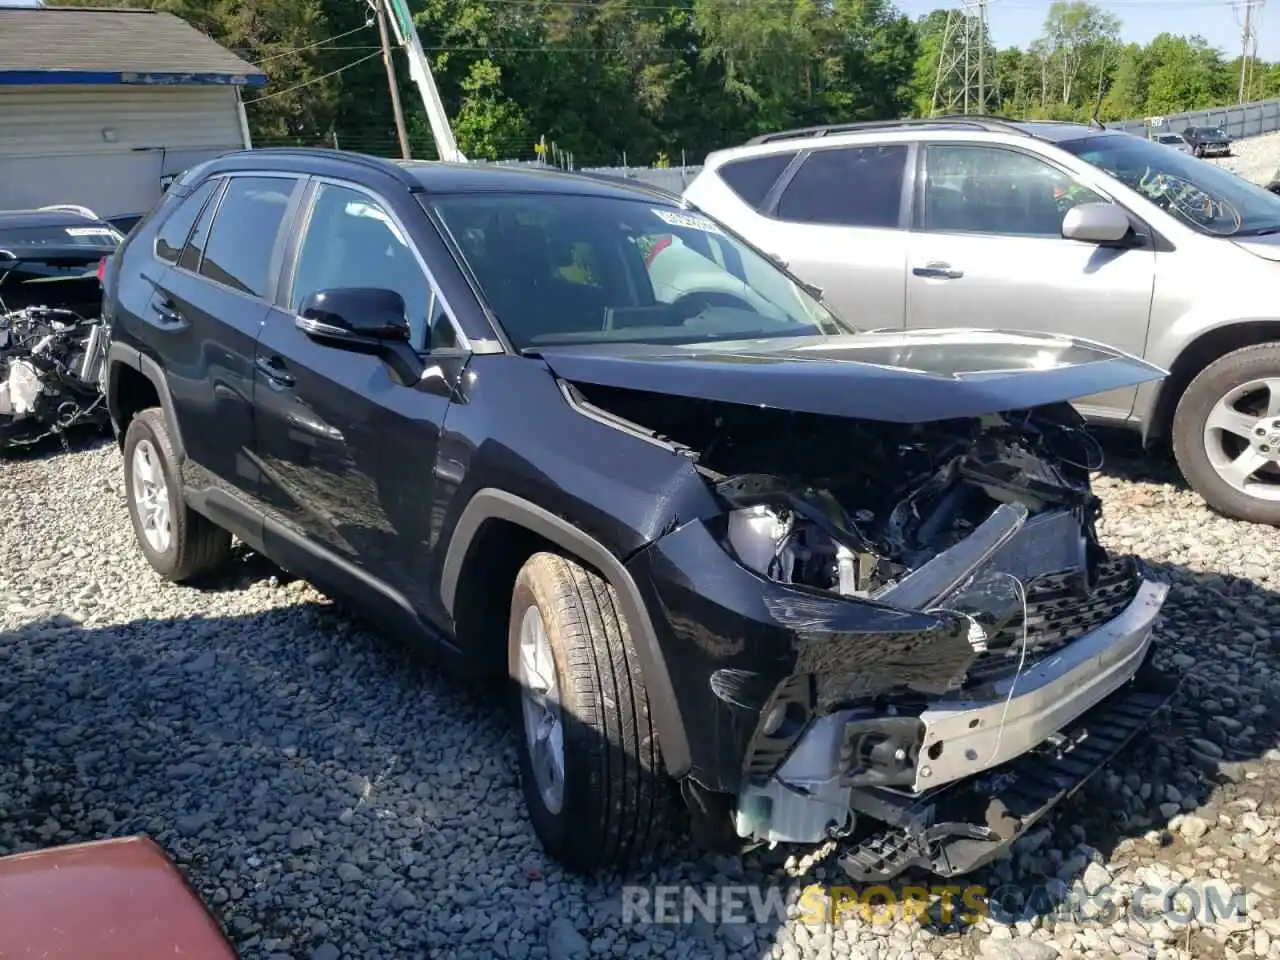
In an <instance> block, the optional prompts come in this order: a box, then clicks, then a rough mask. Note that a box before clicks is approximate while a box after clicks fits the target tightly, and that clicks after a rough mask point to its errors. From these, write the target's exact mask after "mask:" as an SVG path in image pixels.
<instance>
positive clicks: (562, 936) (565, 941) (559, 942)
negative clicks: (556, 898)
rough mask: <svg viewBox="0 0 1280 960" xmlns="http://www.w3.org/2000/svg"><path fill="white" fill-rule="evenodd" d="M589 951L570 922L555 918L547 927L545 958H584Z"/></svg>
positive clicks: (566, 959)
mask: <svg viewBox="0 0 1280 960" xmlns="http://www.w3.org/2000/svg"><path fill="white" fill-rule="evenodd" d="M589 950H590V946H589V945H588V944H587V940H586V938H585V937H584V936H583V935H582V934H580V933H579V932H578V930H577V928H576V927H575V926H574V925H573V922H572V921H571V920H567V919H565V918H564V917H556V919H554V920H552V921H551V923H550V924H548V925H547V956H548V957H550V958H551V960H572V958H574V957H585V956H587V953H588V952H589Z"/></svg>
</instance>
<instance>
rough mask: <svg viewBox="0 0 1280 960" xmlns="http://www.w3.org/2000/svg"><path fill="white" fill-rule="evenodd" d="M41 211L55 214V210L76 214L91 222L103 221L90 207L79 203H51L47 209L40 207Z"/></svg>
mask: <svg viewBox="0 0 1280 960" xmlns="http://www.w3.org/2000/svg"><path fill="white" fill-rule="evenodd" d="M39 210H40V212H41V213H53V212H54V211H55V210H56V211H57V212H59V213H74V214H76V215H77V216H81V217H85V218H87V219H89V220H101V219H102V218H101V217H100V216H98V215H97V214H96V213H94V212H93V211H92V210H90V209H89V208H88V207H82V206H80V205H79V204H78V203H51V204H49V205H48V206H46V207H40V208H39Z"/></svg>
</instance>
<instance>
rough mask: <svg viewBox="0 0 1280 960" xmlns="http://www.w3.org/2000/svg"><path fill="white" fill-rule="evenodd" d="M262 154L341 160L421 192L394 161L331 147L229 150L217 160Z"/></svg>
mask: <svg viewBox="0 0 1280 960" xmlns="http://www.w3.org/2000/svg"><path fill="white" fill-rule="evenodd" d="M263 154H270V155H271V156H276V157H313V158H317V159H319V158H327V159H330V160H341V161H344V162H347V163H358V164H361V165H362V166H365V167H368V168H369V169H371V170H378V171H380V172H382V173H385V174H388V175H389V176H392V177H395V178H396V179H397V180H399V181H400V182H401V183H403V184H404V185H405V186H407V187H409V188H410V189H412V190H421V189H422V183H421V182H420V181H419V180H418V179H417V178H416V177H414V176H413V174H411V173H409V171H408V170H406V169H405V168H404V167H402V166H401V165H400V164H398V163H396V162H395V161H394V160H388V159H387V158H386V157H375V156H374V155H373V154H369V153H356V152H355V151H353V150H334V149H333V148H331V147H251V148H250V149H247V150H231V151H228V152H227V153H224V154H222V156H221V157H219V158H218V159H224V158H230V157H239V156H243V157H249V158H252V157H260V156H262V155H263Z"/></svg>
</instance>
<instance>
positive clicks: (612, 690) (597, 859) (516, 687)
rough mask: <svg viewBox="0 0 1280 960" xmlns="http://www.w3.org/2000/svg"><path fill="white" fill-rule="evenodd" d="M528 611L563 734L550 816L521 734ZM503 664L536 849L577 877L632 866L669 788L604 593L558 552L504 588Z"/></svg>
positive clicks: (653, 834) (624, 633) (655, 831)
mask: <svg viewBox="0 0 1280 960" xmlns="http://www.w3.org/2000/svg"><path fill="white" fill-rule="evenodd" d="M530 607H536V608H537V610H538V613H540V614H541V616H542V622H543V625H544V626H545V629H546V635H547V639H548V641H549V646H550V649H551V653H552V657H553V659H554V661H555V669H556V673H557V686H558V688H559V702H560V716H561V723H562V726H563V737H564V781H563V801H562V803H561V804H560V805H559V809H558V810H552V809H551V808H549V806H548V804H547V803H546V802H545V801H544V798H543V795H542V793H541V791H540V790H539V787H538V785H537V782H536V779H535V776H534V772H533V757H532V755H531V751H530V747H529V741H528V738H527V736H526V733H525V720H524V714H523V711H522V698H523V691H522V688H521V683H520V680H519V677H520V675H521V674H520V631H521V625H522V623H523V622H524V618H525V614H526V611H528V610H529V609H530ZM508 667H509V672H510V676H511V688H512V689H511V696H512V706H513V713H514V716H515V726H516V736H517V738H518V741H519V745H518V751H519V755H520V780H521V784H522V787H523V789H524V795H525V801H526V803H527V804H528V808H529V814H530V817H531V819H532V820H533V826H534V830H535V832H536V833H537V835H538V839H539V840H540V841H541V843H542V845H543V847H544V848H545V849H546V851H547V852H548V853H549V854H551V856H553V857H554V858H555V859H556V860H558V861H559V862H560V863H562V864H564V865H565V866H566V867H568V868H569V869H570V870H574V871H577V872H579V873H590V872H594V871H596V870H625V869H626V868H628V867H630V866H632V865H634V864H635V863H636V862H638V861H639V860H640V859H641V858H642V857H643V855H644V854H646V853H648V852H650V851H652V850H653V849H654V847H655V846H657V844H658V842H659V841H660V840H661V839H662V837H663V835H664V834H665V832H666V829H667V827H668V824H669V823H670V817H671V813H672V800H673V797H672V794H673V783H672V781H671V780H670V779H669V778H668V776H667V774H666V771H665V769H664V767H663V763H662V757H661V754H660V751H659V749H658V738H657V734H656V732H655V731H654V728H653V723H652V720H651V716H650V707H649V700H648V697H647V696H646V694H645V689H644V681H643V679H642V678H641V676H640V667H639V664H638V663H637V660H636V652H635V647H634V645H633V643H632V640H631V635H630V633H629V632H628V630H627V625H626V623H625V621H624V620H623V618H622V615H621V613H620V612H619V610H618V604H617V596H616V594H615V593H614V591H613V588H612V587H611V586H610V585H609V584H608V583H607V582H606V581H605V580H603V579H602V578H601V577H600V576H598V575H597V574H595V573H593V572H592V571H590V570H587V569H586V568H585V567H582V566H580V565H579V564H577V563H574V562H573V561H571V560H568V559H566V558H564V557H562V556H559V555H557V554H553V553H538V554H534V555H533V556H532V557H530V558H529V560H528V561H527V562H526V563H525V565H524V567H523V568H521V570H520V573H519V575H518V576H517V577H516V583H515V588H514V590H513V592H512V603H511V619H510V625H509V630H508Z"/></svg>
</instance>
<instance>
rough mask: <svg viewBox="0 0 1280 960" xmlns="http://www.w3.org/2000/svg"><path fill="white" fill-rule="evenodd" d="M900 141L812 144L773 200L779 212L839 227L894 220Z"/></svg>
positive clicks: (901, 170)
mask: <svg viewBox="0 0 1280 960" xmlns="http://www.w3.org/2000/svg"><path fill="white" fill-rule="evenodd" d="M906 166H907V147H906V145H905V144H900V143H895V144H884V145H880V146H867V147H837V148H833V149H829V150H815V151H814V152H813V153H812V154H811V155H810V156H809V157H808V158H807V159H806V160H805V161H804V164H803V165H802V166H801V167H800V169H799V170H798V171H796V175H795V176H794V177H792V178H791V182H790V183H789V184H788V185H787V189H786V190H784V191H783V193H782V197H781V199H780V200H779V201H778V213H777V215H778V217H779V219H782V220H792V221H795V222H797V223H822V224H828V225H831V226H840V227H881V228H893V227H897V226H898V215H899V210H900V208H901V205H902V180H903V177H904V176H905V173H906Z"/></svg>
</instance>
